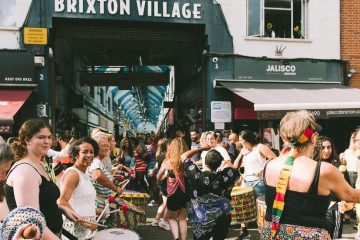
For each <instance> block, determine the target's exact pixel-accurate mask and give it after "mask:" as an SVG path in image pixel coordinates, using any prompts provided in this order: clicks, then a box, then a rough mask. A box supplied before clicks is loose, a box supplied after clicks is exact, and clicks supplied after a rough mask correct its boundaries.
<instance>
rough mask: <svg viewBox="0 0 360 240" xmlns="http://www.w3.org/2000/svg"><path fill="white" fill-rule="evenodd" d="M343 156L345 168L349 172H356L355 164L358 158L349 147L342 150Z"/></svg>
mask: <svg viewBox="0 0 360 240" xmlns="http://www.w3.org/2000/svg"><path fill="white" fill-rule="evenodd" d="M344 158H345V160H346V168H347V170H348V171H349V172H356V171H357V170H356V164H357V161H358V158H357V157H356V156H355V153H354V152H353V151H351V150H350V149H346V150H345V152H344Z"/></svg>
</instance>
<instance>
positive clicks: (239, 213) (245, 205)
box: [231, 187, 256, 224]
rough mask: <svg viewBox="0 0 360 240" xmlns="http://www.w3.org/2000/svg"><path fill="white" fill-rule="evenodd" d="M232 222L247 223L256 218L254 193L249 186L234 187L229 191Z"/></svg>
mask: <svg viewBox="0 0 360 240" xmlns="http://www.w3.org/2000/svg"><path fill="white" fill-rule="evenodd" d="M231 204H232V205H233V207H234V209H233V210H232V211H231V220H232V223H237V224H238V223H248V222H253V221H255V220H256V202H255V194H254V191H253V189H252V188H250V187H234V188H233V189H232V191H231Z"/></svg>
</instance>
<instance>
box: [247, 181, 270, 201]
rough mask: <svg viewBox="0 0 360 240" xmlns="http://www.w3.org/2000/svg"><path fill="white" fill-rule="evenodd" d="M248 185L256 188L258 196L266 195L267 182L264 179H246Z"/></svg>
mask: <svg viewBox="0 0 360 240" xmlns="http://www.w3.org/2000/svg"><path fill="white" fill-rule="evenodd" d="M244 182H245V186H246V187H252V188H253V189H254V192H255V195H256V197H259V196H264V195H265V182H264V180H255V181H244Z"/></svg>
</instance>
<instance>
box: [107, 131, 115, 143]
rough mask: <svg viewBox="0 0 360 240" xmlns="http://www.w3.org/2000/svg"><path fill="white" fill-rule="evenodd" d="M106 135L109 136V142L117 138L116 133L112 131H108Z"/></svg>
mask: <svg viewBox="0 0 360 240" xmlns="http://www.w3.org/2000/svg"><path fill="white" fill-rule="evenodd" d="M106 136H107V138H108V141H109V142H110V141H111V140H112V139H115V136H114V134H112V133H106Z"/></svg>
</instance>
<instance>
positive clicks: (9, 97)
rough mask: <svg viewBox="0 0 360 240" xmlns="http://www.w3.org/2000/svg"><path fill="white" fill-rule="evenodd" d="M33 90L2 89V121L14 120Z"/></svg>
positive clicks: (0, 93) (0, 116) (0, 99)
mask: <svg viewBox="0 0 360 240" xmlns="http://www.w3.org/2000/svg"><path fill="white" fill-rule="evenodd" d="M31 92H32V91H31V90H10V89H8V90H0V121H3V120H12V118H13V117H14V115H15V114H16V112H17V111H19V109H20V108H21V106H22V105H23V104H24V102H25V101H26V99H27V98H28V97H29V96H30V94H31Z"/></svg>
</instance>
